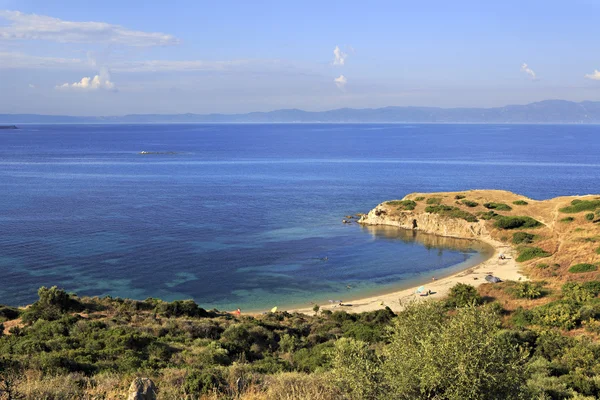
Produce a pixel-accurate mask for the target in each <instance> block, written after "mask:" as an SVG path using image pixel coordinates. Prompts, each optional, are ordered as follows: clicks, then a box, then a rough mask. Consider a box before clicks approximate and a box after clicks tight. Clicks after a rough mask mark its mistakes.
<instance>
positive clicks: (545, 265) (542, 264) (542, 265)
mask: <svg viewBox="0 0 600 400" xmlns="http://www.w3.org/2000/svg"><path fill="white" fill-rule="evenodd" d="M535 267H536V268H538V269H547V268H548V267H549V265H548V264H546V263H539V264H536V265H535Z"/></svg>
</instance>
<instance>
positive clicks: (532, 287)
mask: <svg viewBox="0 0 600 400" xmlns="http://www.w3.org/2000/svg"><path fill="white" fill-rule="evenodd" d="M542 288H543V286H542V284H541V283H539V282H530V281H524V282H518V283H516V284H514V285H513V286H510V287H508V288H507V290H506V291H507V293H508V294H510V295H511V296H513V297H516V298H518V299H529V300H533V299H537V298H540V297H542V296H543V291H542Z"/></svg>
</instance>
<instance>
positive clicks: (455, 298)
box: [446, 283, 483, 308]
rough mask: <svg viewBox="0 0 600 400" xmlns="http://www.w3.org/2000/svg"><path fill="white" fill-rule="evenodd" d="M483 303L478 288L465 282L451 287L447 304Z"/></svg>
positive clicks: (459, 305)
mask: <svg viewBox="0 0 600 400" xmlns="http://www.w3.org/2000/svg"><path fill="white" fill-rule="evenodd" d="M482 303H483V299H482V298H481V296H480V295H479V293H477V289H475V287H473V286H472V285H467V284H465V283H457V284H456V285H454V286H452V287H451V288H450V293H449V294H448V299H447V300H446V304H447V305H448V306H449V307H454V308H455V307H466V306H469V305H473V304H474V305H479V304H482Z"/></svg>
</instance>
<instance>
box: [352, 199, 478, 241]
mask: <svg viewBox="0 0 600 400" xmlns="http://www.w3.org/2000/svg"><path fill="white" fill-rule="evenodd" d="M358 223H360V224H364V225H389V226H397V227H400V228H404V229H412V230H418V231H421V232H425V233H432V234H435V235H441V236H447V237H456V238H465V239H479V238H482V237H483V236H487V235H488V231H487V229H486V226H485V224H484V221H479V222H467V221H465V220H463V219H456V218H448V217H444V216H441V215H437V214H430V213H426V212H414V211H396V210H395V209H394V207H393V206H390V205H388V204H387V203H381V204H379V205H378V206H377V207H375V208H374V209H372V210H371V211H369V213H368V214H366V215H363V216H362V217H361V218H360V219H359V220H358Z"/></svg>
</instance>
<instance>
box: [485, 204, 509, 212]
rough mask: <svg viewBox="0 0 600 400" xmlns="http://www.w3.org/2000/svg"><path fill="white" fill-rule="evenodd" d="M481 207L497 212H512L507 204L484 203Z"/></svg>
mask: <svg viewBox="0 0 600 400" xmlns="http://www.w3.org/2000/svg"><path fill="white" fill-rule="evenodd" d="M483 206H484V207H485V208H488V209H490V210H498V211H510V210H512V207H511V206H509V205H508V204H504V203H493V202H491V203H484V204H483Z"/></svg>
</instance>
